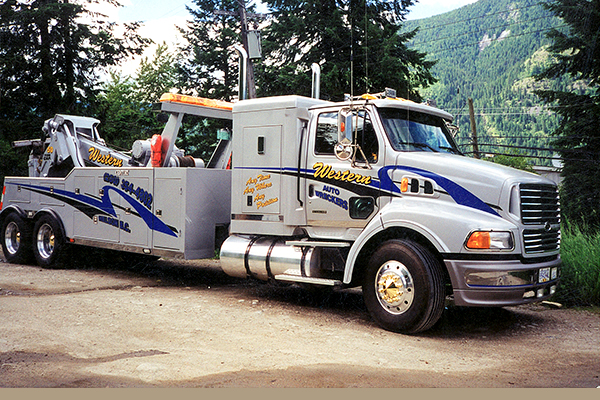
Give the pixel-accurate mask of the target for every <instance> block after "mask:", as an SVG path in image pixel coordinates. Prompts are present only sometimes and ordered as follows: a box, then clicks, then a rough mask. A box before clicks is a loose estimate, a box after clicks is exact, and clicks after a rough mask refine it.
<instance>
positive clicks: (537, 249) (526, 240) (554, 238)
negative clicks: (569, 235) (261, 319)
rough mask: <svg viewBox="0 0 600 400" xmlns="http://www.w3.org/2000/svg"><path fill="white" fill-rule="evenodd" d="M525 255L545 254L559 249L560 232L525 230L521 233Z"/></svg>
mask: <svg viewBox="0 0 600 400" xmlns="http://www.w3.org/2000/svg"><path fill="white" fill-rule="evenodd" d="M523 246H524V247H525V253H528V254H533V253H546V252H549V251H554V250H558V249H559V247H560V230H558V229H552V230H550V231H546V230H545V229H527V230H525V231H523Z"/></svg>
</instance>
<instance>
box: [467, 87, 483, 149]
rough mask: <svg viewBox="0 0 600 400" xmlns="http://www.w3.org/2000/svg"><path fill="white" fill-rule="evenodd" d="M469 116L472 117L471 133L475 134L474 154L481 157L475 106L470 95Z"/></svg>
mask: <svg viewBox="0 0 600 400" xmlns="http://www.w3.org/2000/svg"><path fill="white" fill-rule="evenodd" d="M467 101H468V102H469V118H470V119H471V134H472V135H473V155H474V156H475V158H480V157H479V144H478V143H477V127H476V126H475V108H474V107H473V99H472V98H470V97H469V99H468V100H467Z"/></svg>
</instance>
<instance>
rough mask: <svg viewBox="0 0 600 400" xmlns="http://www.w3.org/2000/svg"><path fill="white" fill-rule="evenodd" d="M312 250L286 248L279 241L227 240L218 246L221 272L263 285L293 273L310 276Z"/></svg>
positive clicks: (233, 238) (261, 238)
mask: <svg viewBox="0 0 600 400" xmlns="http://www.w3.org/2000/svg"><path fill="white" fill-rule="evenodd" d="M313 250H314V249H313V248H305V249H304V250H303V249H302V248H300V247H295V246H290V245H286V244H285V241H284V240H282V239H278V238H272V237H264V236H263V237H242V236H230V237H229V238H227V240H226V241H225V242H224V243H223V245H222V246H221V256H220V260H221V269H222V270H223V271H224V272H225V273H226V274H227V275H230V276H235V277H239V278H245V277H247V276H252V277H254V278H257V279H260V280H265V281H266V280H269V279H270V278H273V277H274V276H275V275H282V274H286V273H287V274H290V273H293V272H292V271H294V272H295V273H296V274H298V275H304V276H310V269H311V268H310V266H311V263H315V260H314V257H313V254H314V251H313Z"/></svg>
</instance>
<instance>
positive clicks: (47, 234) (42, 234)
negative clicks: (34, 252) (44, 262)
mask: <svg viewBox="0 0 600 400" xmlns="http://www.w3.org/2000/svg"><path fill="white" fill-rule="evenodd" d="M37 249H38V253H39V255H40V256H41V257H42V258H44V259H46V258H49V257H50V256H52V253H53V252H54V231H53V230H52V227H51V226H50V225H48V224H44V225H42V226H41V227H40V229H39V230H38V234H37Z"/></svg>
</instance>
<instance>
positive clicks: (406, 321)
mask: <svg viewBox="0 0 600 400" xmlns="http://www.w3.org/2000/svg"><path fill="white" fill-rule="evenodd" d="M363 297H364V299H365V304H366V306H367V309H368V310H369V313H370V314H371V316H372V317H373V319H374V320H375V321H376V322H377V323H378V324H379V325H380V326H381V327H383V328H384V329H387V330H390V331H393V332H401V333H418V332H422V331H425V330H427V329H429V328H431V327H432V326H433V325H434V324H435V323H436V322H437V321H438V320H439V318H440V317H441V315H442V311H443V310H444V300H445V292H444V280H443V273H442V269H441V267H440V265H439V263H438V261H437V260H436V259H435V258H434V257H433V255H432V254H431V253H430V252H429V251H428V250H427V249H425V248H424V247H423V246H421V245H419V244H418V243H415V242H412V241H410V240H400V239H398V240H396V239H394V240H389V241H387V242H385V243H383V244H382V245H381V246H380V247H379V248H378V249H377V250H376V251H375V253H374V254H373V256H372V257H371V259H370V261H369V264H368V266H367V270H366V275H365V279H364V283H363Z"/></svg>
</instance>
